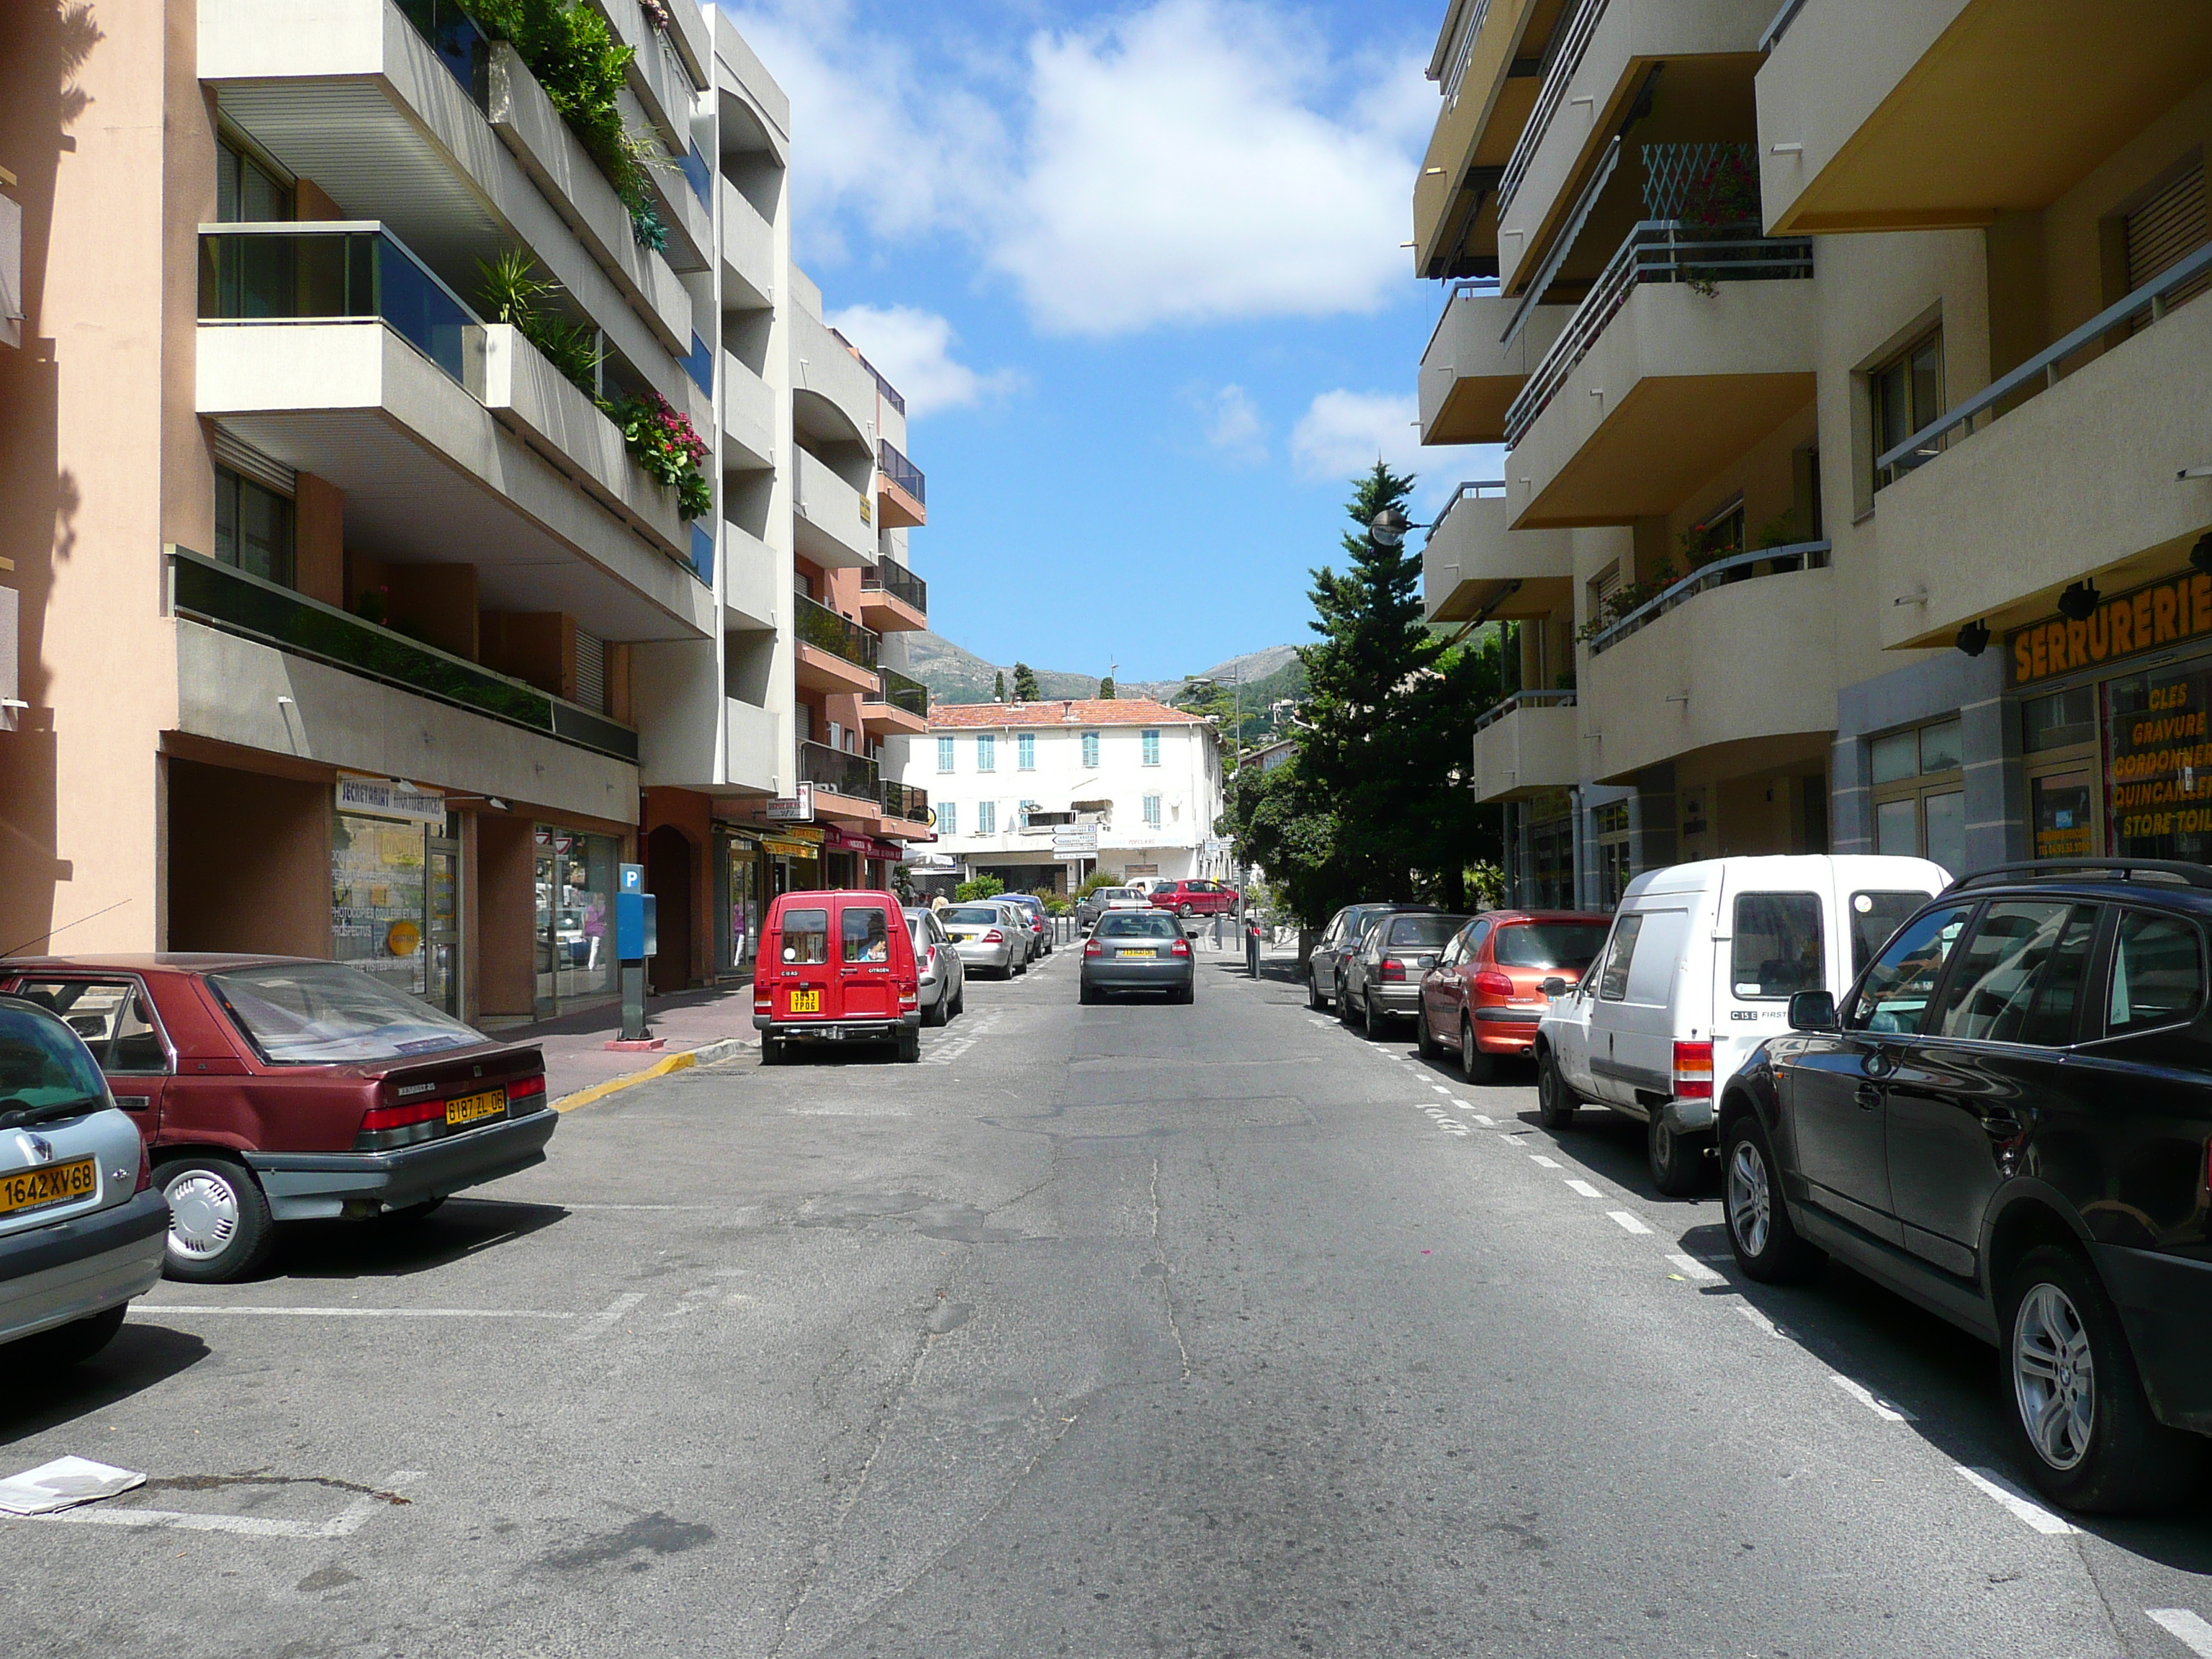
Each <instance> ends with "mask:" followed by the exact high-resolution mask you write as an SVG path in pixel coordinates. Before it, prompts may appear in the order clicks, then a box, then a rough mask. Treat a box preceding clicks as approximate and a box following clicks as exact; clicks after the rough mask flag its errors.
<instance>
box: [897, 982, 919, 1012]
mask: <svg viewBox="0 0 2212 1659" xmlns="http://www.w3.org/2000/svg"><path fill="white" fill-rule="evenodd" d="M920 1004H921V992H920V991H919V990H914V991H909V990H908V989H907V988H906V987H904V986H903V985H902V986H901V987H899V1006H900V1007H902V1008H912V1007H916V1006H920Z"/></svg>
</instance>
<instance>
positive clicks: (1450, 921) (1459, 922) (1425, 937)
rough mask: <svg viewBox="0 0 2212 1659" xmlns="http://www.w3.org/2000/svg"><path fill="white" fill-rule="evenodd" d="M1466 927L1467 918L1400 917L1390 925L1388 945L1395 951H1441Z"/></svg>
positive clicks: (1436, 916)
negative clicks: (1454, 935) (1455, 934)
mask: <svg viewBox="0 0 2212 1659" xmlns="http://www.w3.org/2000/svg"><path fill="white" fill-rule="evenodd" d="M1466 926H1467V918H1466V917H1465V916H1439V915H1427V916H1400V917H1399V918H1398V919H1397V920H1396V921H1393V922H1392V923H1391V924H1390V936H1389V940H1388V943H1389V946H1390V948H1391V949H1392V950H1394V951H1397V950H1407V951H1441V950H1443V948H1444V946H1445V945H1447V944H1449V942H1450V940H1451V936H1452V935H1453V934H1454V933H1457V932H1459V930H1460V929H1461V928H1462V927H1466Z"/></svg>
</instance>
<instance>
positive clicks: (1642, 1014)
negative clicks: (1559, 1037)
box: [1589, 893, 1696, 1115]
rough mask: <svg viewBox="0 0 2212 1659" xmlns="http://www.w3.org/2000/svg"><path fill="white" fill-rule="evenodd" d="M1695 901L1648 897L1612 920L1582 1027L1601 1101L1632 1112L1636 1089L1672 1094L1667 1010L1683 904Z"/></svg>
mask: <svg viewBox="0 0 2212 1659" xmlns="http://www.w3.org/2000/svg"><path fill="white" fill-rule="evenodd" d="M1695 897H1696V895H1694V894H1680V895H1677V894H1672V893H1669V894H1666V895H1663V896H1649V895H1647V896H1645V897H1644V899H1643V900H1641V901H1639V902H1638V907H1637V908H1635V909H1634V910H1628V909H1624V910H1623V911H1622V912H1621V914H1620V916H1619V918H1618V919H1617V920H1616V921H1614V922H1613V939H1612V940H1611V942H1610V943H1609V944H1608V945H1607V946H1606V957H1605V966H1604V967H1603V968H1602V969H1601V970H1600V971H1599V975H1598V987H1597V1003H1596V1006H1595V1007H1594V1008H1593V1009H1592V1010H1591V1012H1590V1027H1589V1043H1590V1054H1589V1068H1590V1077H1591V1080H1592V1081H1593V1082H1594V1083H1595V1085H1596V1086H1597V1092H1598V1094H1599V1096H1600V1097H1601V1098H1602V1099H1604V1100H1607V1101H1608V1102H1612V1103H1617V1104H1620V1105H1623V1106H1629V1107H1634V1106H1636V1105H1637V1104H1638V1103H1637V1099H1636V1097H1637V1094H1638V1091H1643V1092H1644V1093H1658V1094H1671V1093H1672V1092H1673V1091H1674V1015H1673V1013H1672V1012H1671V1010H1670V1008H1669V1006H1668V1005H1669V1004H1670V1002H1671V1001H1672V1000H1673V999H1672V996H1671V992H1672V989H1673V987H1674V978H1675V969H1676V968H1677V966H1678V964H1679V963H1680V961H1681V958H1682V951H1683V949H1684V947H1685V946H1686V945H1687V944H1688V942H1689V933H1690V912H1689V908H1688V906H1689V904H1690V903H1691V902H1692V901H1693V900H1694V898H1695ZM1662 906H1663V907H1666V908H1661V907H1662ZM1638 1115H1642V1114H1641V1113H1640V1112H1639V1113H1638Z"/></svg>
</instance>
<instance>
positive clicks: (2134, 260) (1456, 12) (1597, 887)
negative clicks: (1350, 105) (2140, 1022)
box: [1414, 0, 2212, 903]
mask: <svg viewBox="0 0 2212 1659" xmlns="http://www.w3.org/2000/svg"><path fill="white" fill-rule="evenodd" d="M1431 73H1432V75H1433V76H1434V77H1435V78H1436V79H1437V82H1438V84H1439V89H1440V91H1441V93H1442V94H1443V110H1442V112H1441V113H1440V115H1439V118H1438V121H1437V127H1436V130H1435V132H1434V134H1433V136H1432V139H1431V146H1430V150H1429V154H1428V155H1427V157H1426V159H1425V163H1424V167H1423V173H1422V175H1421V177H1420V179H1419V181H1418V184H1417V186H1416V190H1415V197H1414V203H1415V219H1416V228H1415V236H1416V246H1417V258H1418V260H1419V265H1418V269H1419V270H1420V272H1421V274H1423V275H1424V276H1431V277H1434V278H1436V279H1437V280H1439V282H1440V283H1443V289H1444V298H1443V305H1442V307H1440V316H1439V320H1438V323H1437V328H1436V331H1435V333H1434V336H1433V337H1432V338H1431V342H1430V344H1429V346H1428V348H1427V350H1426V352H1425V356H1424V358H1423V361H1422V364H1421V370H1420V404H1421V416H1422V422H1423V436H1424V438H1425V440H1426V441H1431V442H1437V443H1446V442H1450V443H1465V442H1492V443H1502V444H1504V445H1506V446H1508V448H1507V451H1506V453H1505V456H1504V465H1503V467H1502V469H1501V476H1500V477H1498V478H1495V479H1478V480H1474V481H1470V482H1469V483H1468V484H1466V485H1464V486H1462V489H1461V490H1460V492H1459V493H1458V495H1456V496H1455V498H1454V499H1453V501H1451V503H1450V505H1449V508H1448V509H1447V510H1446V511H1445V512H1444V513H1443V514H1442V515H1441V516H1440V518H1439V520H1438V521H1437V524H1436V525H1435V526H1434V527H1433V529H1432V530H1431V534H1430V538H1429V542H1428V545H1427V549H1426V554H1425V559H1426V563H1425V578H1426V581H1425V592H1426V598H1427V603H1428V609H1429V612H1430V615H1431V617H1432V618H1433V619H1435V620H1437V621H1439V622H1445V623H1462V624H1473V623H1480V622H1487V621H1498V622H1501V623H1506V624H1507V625H1508V627H1509V629H1510V636H1511V638H1512V639H1513V641H1514V643H1515V646H1516V651H1515V653H1513V654H1514V658H1515V661H1516V667H1517V675H1516V679H1517V689H1516V690H1515V691H1514V692H1513V693H1512V694H1511V695H1510V696H1507V697H1506V698H1505V699H1504V701H1503V702H1501V703H1500V704H1499V706H1498V708H1494V709H1492V710H1490V711H1488V712H1487V713H1486V715H1485V717H1484V719H1483V721H1482V723H1481V726H1480V730H1479V731H1478V732H1477V734H1476V738H1475V745H1474V770H1475V774H1476V778H1477V783H1476V787H1477V790H1478V793H1479V794H1480V796H1481V797H1482V798H1483V799H1487V800H1494V801H1499V802H1503V803H1504V804H1505V805H1506V807H1507V811H1508V821H1509V825H1510V839H1509V845H1510V853H1511V855H1512V857H1513V860H1514V864H1515V869H1514V875H1515V878H1516V885H1517V886H1518V888H1519V889H1520V890H1521V892H1522V896H1524V897H1526V898H1528V899H1530V900H1532V901H1541V902H1562V901H1565V900H1567V899H1569V898H1576V899H1578V900H1579V901H1580V902H1594V903H1602V902H1610V901H1611V900H1612V899H1613V898H1614V897H1616V896H1618V893H1619V890H1620V887H1621V885H1622V884H1625V882H1626V878H1628V876H1630V875H1631V874H1632V873H1633V872H1636V871H1638V870H1640V869H1644V868H1648V867H1651V866H1656V865H1661V864H1665V863H1668V862H1672V861H1674V860H1680V859H1691V858H1698V857H1705V856H1711V855H1716V854H1726V853H1762V852H1786V851H1802V850H1826V849H1830V848H1832V849H1834V850H1838V851H1875V850H1878V851H1882V852H1899V853H1918V854H1925V855H1926V856H1929V857H1931V858H1934V859H1936V860H1938V861H1939V862H1942V863H1943V864H1945V865H1946V866H1948V867H1951V868H1953V869H1954V870H1965V869H1972V868H1976V867H1980V866H1986V865H1989V864H1992V863H1996V862H1998V861H2001V860H2003V859H2005V858H2008V857H2021V856H2027V855H2029V854H2032V853H2040V854H2062V855H2063V854H2074V853H2089V852H2127V853H2130V854H2150V853H2152V852H2154V851H2160V852H2166V853H2168V854H2178V855H2181V856H2190V857H2196V856H2202V855H2203V853H2204V852H2205V851H2208V850H2212V842H2208V841H2189V840H2186V839H2185V837H2186V836H2189V835H2191V834H2192V833H2196V832H2194V831H2193V830H2192V829H2191V827H2190V826H2191V825H2192V824H2193V823H2195V822H2196V820H2195V819H2193V818H2192V817H2191V816H2190V813H2189V811H2188V809H2187V805H2186V802H2187V800H2188V799H2189V796H2190V793H2191V789H2192V788H2193V785H2192V784H2191V781H2190V780H2191V776H2192V773H2191V771H2190V770H2187V769H2185V768H2188V767H2189V766H2191V757H2190V756H2189V755H2188V753H2187V751H2186V750H2185V748H2177V747H2176V734H2177V733H2179V732H2181V730H2182V726H2181V725H2176V724H2174V723H2173V721H2174V720H2177V719H2178V720H2181V721H2182V722H2183V724H2185V723H2186V719H2187V715H2186V714H2185V711H2186V710H2189V709H2193V708H2200V707H2201V702H2202V699H2203V696H2205V695H2206V694H2207V692H2208V690H2212V682H2204V681H2200V680H2198V679H2195V678H2191V675H2192V674H2194V673H2195V672H2196V671H2195V670H2193V669H2191V668H2189V667H2188V666H2187V659H2188V658H2189V656H2190V654H2191V653H2190V650H2189V646H2188V641H2190V639H2191V638H2192V637H2194V636H2195V629H2194V628H2193V627H2192V625H2191V624H2192V623H2194V621H2195V619H2196V617H2197V589H2196V588H2195V587H2194V586H2192V585H2191V584H2192V583H2193V582H2194V580H2196V574H2197V566H2193V565H2192V564H2191V558H2192V550H2194V549H2195V548H2196V547H2197V544H2198V540H2199V538H2201V537H2203V535H2204V532H2205V531H2206V528H2207V526H2208V525H2212V483H2207V482H2198V481H2197V480H2196V479H2193V478H2192V477H2191V476H2190V474H2191V470H2192V469H2193V468H2203V467H2212V456H2206V455H2203V454H2200V453H2198V452H2200V451H2202V450H2203V449H2204V447H2205V446H2206V443H2207V442H2208V441H2212V435H2208V434H2207V433H2205V432H2204V431H2203V427H2204V424H2205V417H2204V416H2203V413H2202V412H2201V410H2200V409H2199V408H2198V407H2197V404H2196V403H2193V402H2191V401H2189V400H2187V399H2186V398H2185V394H2183V393H2182V392H2180V391H2179V388H2180V387H2181V386H2183V385H2185V384H2190V383H2191V379H2192V375H2194V374H2197V371H2200V370H2201V369H2202V368H2203V351H2202V348H2203V344H2204V343H2203V342H2202V341H2199V340H2197V338H2196V337H2195V336H2196V333H2197V330H2199V329H2200V328H2201V329H2204V330H2212V309H2204V308H2194V307H2191V308H2184V306H2185V301H2187V300H2188V299H2190V298H2191V297H2193V296H2194V295H2195V294H2196V292H2197V289H2198V287H2199V286H2200V283H2199V280H2198V278H2199V276H2200V273H2201V272H2202V270H2203V269H2204V267H2205V266H2206V265H2207V264H2212V253H2208V252H2206V250H2205V244H2206V241H2207V234H2208V233H2207V229H2206V222H2205V211H2204V204H2203V161H2202V155H2203V138H2204V129H2205V127H2206V125H2207V120H2208V114H2212V89H2208V86H2207V76H2208V74H2212V15H2206V14H2204V13H2203V12H2202V11H2201V9H2185V8H2161V7H2155V6H2151V5H2148V4H2142V5H2138V4H2128V5H2122V6H2118V7H2108V8H2099V9H2093V11H2092V10H2081V9H2075V10H2074V11H2070V12H2068V11H2063V10H2062V9H2057V8H2051V7H2048V6H2045V5H2041V4H2038V3H2032V0H1946V3H1941V4H1936V5H1931V6H1910V7H1908V6H1888V5H1881V6H1868V5H1864V4H1860V3H1855V0H1796V3H1792V4H1790V5H1787V6H1784V7H1783V8H1782V9H1781V10H1780V12H1779V13H1777V11H1776V9H1775V8H1774V5H1773V3H1772V0H1694V3H1663V4H1662V3H1659V0H1463V3H1457V4H1455V5H1453V6H1452V7H1451V8H1450V9H1449V12H1448V14H1447V16H1446V19H1445V23H1444V27H1443V32H1442V33H1441V34H1440V36H1439V39H1438V43H1437V53H1436V56H1435V58H1434V59H1433V60H1432V64H1431ZM2169 313H2171V315H2169ZM2138 336H2143V337H2141V338H2138ZM2199 401H2201V400H2199ZM2207 477H2208V478H2212V474H2208V475H2207ZM2194 556H2195V557H2196V558H2197V560H2199V561H2200V562H2201V563H2202V565H2203V568H2204V569H2205V571H2206V572H2207V573H2208V576H2207V580H2208V586H2207V588H2206V590H2205V597H2206V598H2208V599H2212V541H2207V542H2205V543H2204V548H2203V551H2202V552H2201V553H2196V554H2195V555H2194ZM2138 613H2139V614H2140V618H2141V623H2142V625H2141V627H2140V628H2138V627H2137V625H2136V624H2137V620H2138ZM2161 617H2162V618H2164V620H2163V621H2161V620H2160V619H2161ZM2204 627H2205V629H2207V630H2208V632H2212V612H2208V614H2207V615H2206V617H2205V619H2204ZM2161 717H2164V718H2165V724H2161V723H2160V720H2161ZM2176 804H2179V805H2180V810H2179V811H2166V808H2167V807H2169V806H2172V805H2176Z"/></svg>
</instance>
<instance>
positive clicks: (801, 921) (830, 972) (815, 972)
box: [769, 897, 837, 1021]
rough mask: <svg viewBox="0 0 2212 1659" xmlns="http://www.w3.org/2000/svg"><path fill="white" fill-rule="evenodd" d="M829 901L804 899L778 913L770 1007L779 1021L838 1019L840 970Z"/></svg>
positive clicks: (771, 1014) (770, 1011)
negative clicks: (834, 957)
mask: <svg viewBox="0 0 2212 1659" xmlns="http://www.w3.org/2000/svg"><path fill="white" fill-rule="evenodd" d="M829 912H830V905H829V900H828V899H827V898H826V897H825V898H823V899H818V900H817V899H812V898H809V899H805V900H802V901H800V902H799V903H796V904H787V905H786V906H784V907H783V908H781V909H780V910H779V911H778V912H777V914H776V916H775V922H776V930H777V931H776V937H775V939H772V940H771V941H770V944H771V945H772V946H773V947H774V950H775V996H774V1002H773V1005H772V1006H771V1007H770V1010H769V1014H770V1018H774V1019H775V1020H778V1021H782V1020H799V1021H811V1020H817V1019H818V1020H829V1019H835V1018H837V973H836V969H835V968H834V967H833V966H832V965H831V963H830V961H829V924H830V921H831V917H830V914H829Z"/></svg>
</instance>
